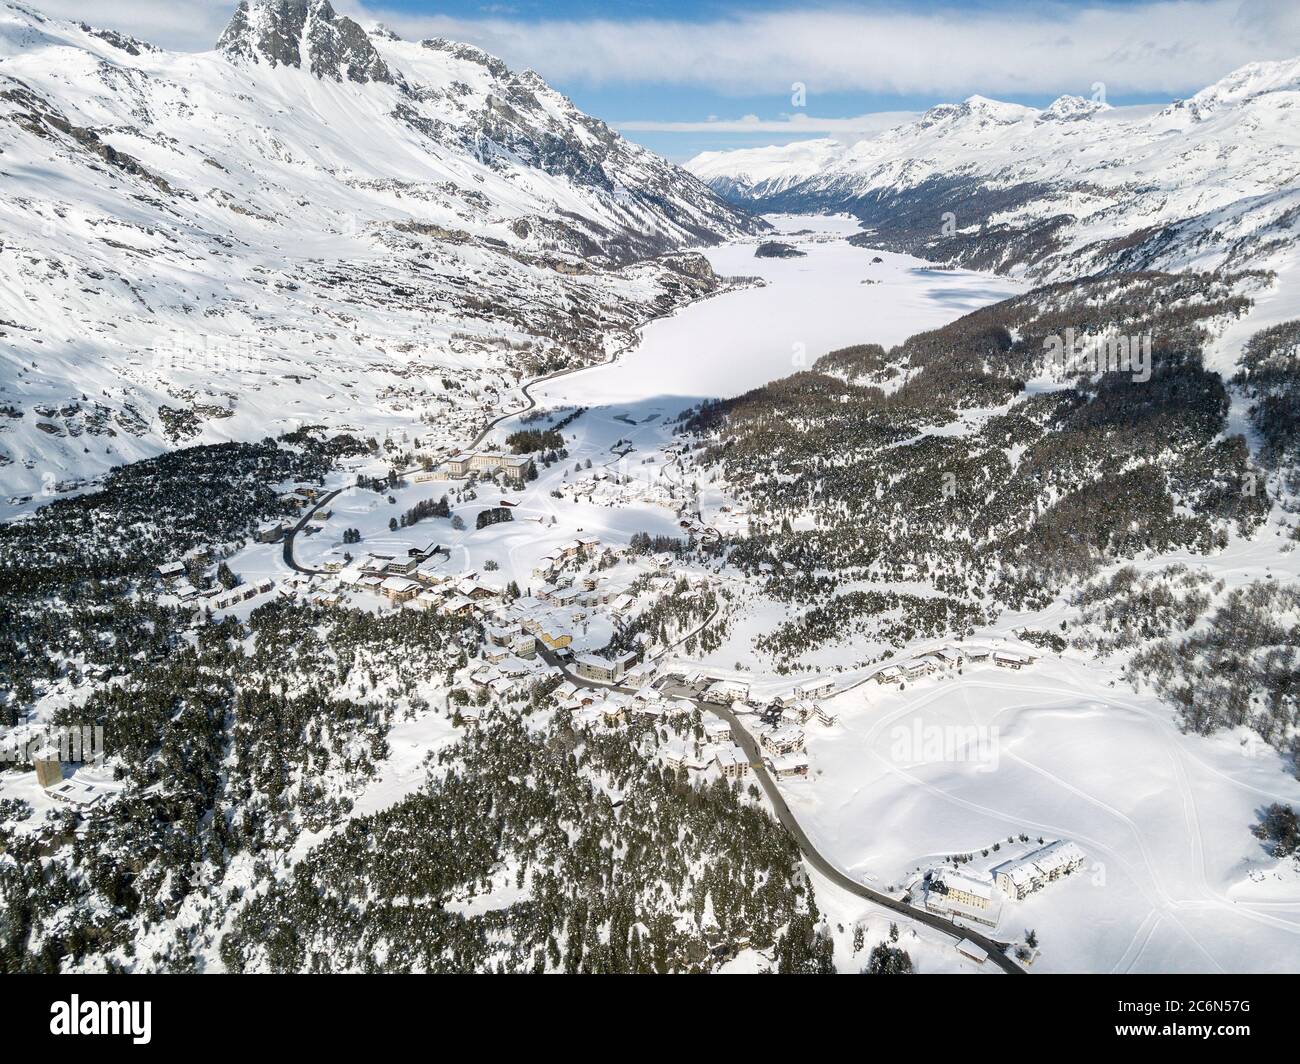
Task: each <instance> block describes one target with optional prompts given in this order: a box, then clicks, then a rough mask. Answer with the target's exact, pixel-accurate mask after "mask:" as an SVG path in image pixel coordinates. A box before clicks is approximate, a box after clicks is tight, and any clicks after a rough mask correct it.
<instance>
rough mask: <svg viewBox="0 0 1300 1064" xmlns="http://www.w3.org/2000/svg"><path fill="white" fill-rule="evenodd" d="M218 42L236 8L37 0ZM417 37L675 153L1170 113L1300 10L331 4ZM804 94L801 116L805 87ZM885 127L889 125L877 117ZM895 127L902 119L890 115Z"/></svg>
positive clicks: (1047, 1) (482, 1) (1243, 4)
mask: <svg viewBox="0 0 1300 1064" xmlns="http://www.w3.org/2000/svg"><path fill="white" fill-rule="evenodd" d="M31 2H34V3H35V5H36V6H37V7H39V8H42V9H44V10H46V11H48V12H49V13H50V14H61V15H65V16H68V17H76V18H83V19H86V20H88V21H91V22H94V23H97V24H99V25H106V26H113V27H115V28H119V29H124V30H127V31H128V32H131V33H135V34H136V35H138V36H141V37H144V38H145V39H148V40H152V41H154V42H156V43H158V44H161V45H164V46H166V47H172V48H188V49H194V50H198V49H204V48H210V47H211V46H212V44H213V42H215V40H216V37H217V36H218V35H219V34H220V31H221V28H222V27H223V26H224V24H225V22H226V21H227V20H228V18H229V15H230V12H231V11H232V10H233V9H234V6H235V3H236V0H31ZM331 2H332V3H333V4H334V7H335V8H336V9H337V10H338V11H339V12H341V13H345V14H348V15H350V16H352V17H354V18H357V19H358V20H359V21H363V22H368V21H376V20H377V21H382V22H384V23H385V24H386V25H388V26H389V27H390V28H392V29H393V30H394V31H395V32H397V33H399V34H400V35H401V36H403V37H406V38H408V39H412V40H416V39H420V38H422V37H428V36H435V35H441V36H446V37H451V38H454V39H457V40H464V41H469V42H470V43H473V44H477V45H479V46H480V47H483V48H485V49H487V50H488V51H490V52H492V53H494V54H496V55H499V56H501V58H503V59H504V60H505V61H506V62H507V63H509V64H510V65H511V66H513V67H516V68H522V67H532V68H533V69H535V70H537V71H538V72H539V73H540V74H541V75H542V76H543V77H545V78H546V79H547V81H549V82H550V83H551V84H552V85H554V86H555V87H557V88H558V89H560V90H561V91H563V92H564V93H566V94H567V95H568V96H570V97H571V98H572V99H573V100H574V101H575V102H576V103H577V104H578V105H579V106H580V107H581V108H583V110H585V111H588V112H590V113H591V114H594V115H597V116H599V117H601V118H603V119H605V120H606V121H607V122H609V123H610V124H611V125H614V126H616V127H618V128H620V129H621V130H622V131H623V132H624V133H625V134H626V135H627V136H629V137H631V138H633V139H635V140H638V141H640V142H641V143H643V144H646V145H647V146H648V147H650V148H653V149H654V150H656V151H658V152H660V153H662V154H664V155H667V156H668V157H670V158H672V159H675V160H679V161H680V160H683V159H685V158H688V157H689V156H691V155H693V154H695V153H696V152H698V151H704V150H716V149H725V148H739V147H750V146H755V145H761V144H781V143H786V142H788V141H790V140H796V139H804V138H807V137H812V136H826V135H833V136H839V137H841V138H842V139H856V138H857V137H860V136H862V135H864V134H865V133H867V132H870V131H872V130H873V129H877V128H881V127H883V126H885V125H888V124H892V122H894V121H897V120H898V119H899V118H900V117H903V116H904V115H905V114H906V113H911V112H916V111H920V110H924V109H925V108H926V107H929V106H932V105H933V104H935V103H941V102H945V101H953V100H961V99H965V98H966V97H967V96H970V95H972V94H976V93H978V94H980V95H984V96H990V97H993V98H996V99H1002V100H1011V101H1014V102H1017V103H1025V104H1031V105H1035V106H1042V105H1045V104H1047V103H1050V102H1051V101H1052V100H1053V99H1055V98H1056V97H1057V96H1059V95H1062V94H1064V93H1073V94H1076V95H1081V96H1093V95H1095V94H1096V93H1097V91H1098V86H1100V87H1101V90H1100V91H1102V92H1104V94H1105V98H1106V100H1107V102H1109V103H1111V104H1115V105H1124V104H1128V103H1156V102H1159V103H1164V102H1167V101H1169V100H1171V99H1176V98H1179V97H1182V96H1187V95H1190V94H1192V93H1194V92H1195V91H1197V90H1198V89H1200V88H1202V87H1204V86H1205V85H1207V84H1210V83H1211V82H1213V81H1215V80H1217V79H1218V78H1221V77H1223V76H1224V75H1225V74H1227V73H1229V72H1230V71H1232V70H1234V69H1236V68H1237V67H1239V66H1241V65H1242V64H1244V63H1246V62H1249V61H1253V60H1264V59H1284V58H1291V57H1294V56H1297V55H1300V0H1071V2H1059V0H858V2H854V0H843V2H821V0H794V2H792V0H747V2H746V3H744V4H737V3H733V2H730V0H696V2H687V0H608V2H604V3H597V2H595V0H546V2H542V0H331ZM798 85H802V86H803V87H804V92H803V97H802V99H800V100H799V101H798V104H799V105H795V102H794V101H793V94H794V91H795V89H796V86H798ZM882 114H883V116H884V117H877V118H872V117H871V116H872V115H877V116H881V115H882ZM891 116H892V117H891Z"/></svg>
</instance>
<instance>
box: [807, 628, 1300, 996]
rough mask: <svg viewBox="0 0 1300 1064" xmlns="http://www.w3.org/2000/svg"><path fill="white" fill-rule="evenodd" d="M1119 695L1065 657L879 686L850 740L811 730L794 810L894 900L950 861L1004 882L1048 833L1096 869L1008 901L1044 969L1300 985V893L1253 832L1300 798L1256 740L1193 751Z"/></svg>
mask: <svg viewBox="0 0 1300 1064" xmlns="http://www.w3.org/2000/svg"><path fill="white" fill-rule="evenodd" d="M1113 679H1115V677H1114V675H1113V674H1111V673H1109V672H1108V671H1106V670H1104V669H1101V668H1097V667H1095V666H1093V665H1091V664H1090V663H1089V662H1087V661H1084V660H1082V659H1081V658H1080V657H1079V656H1078V655H1074V654H1070V653H1068V652H1067V654H1065V655H1064V656H1063V657H1061V658H1059V659H1058V658H1055V657H1052V656H1047V657H1044V658H1042V659H1041V660H1040V661H1039V662H1038V663H1037V664H1035V665H1034V666H1033V667H1032V668H1030V669H1028V670H1026V671H1023V672H1009V671H1006V670H1002V669H998V668H995V667H992V666H982V667H981V666H975V667H969V666H968V667H967V669H966V671H965V674H964V675H962V676H953V677H949V678H946V679H925V680H921V681H920V682H918V683H916V684H914V685H908V687H907V689H906V690H904V691H901V692H900V691H898V690H896V689H894V688H892V687H882V686H879V685H877V684H875V683H874V682H871V683H868V684H865V685H863V686H862V687H859V688H857V689H855V690H853V691H850V692H848V693H846V694H844V695H842V696H841V697H839V698H838V699H836V700H835V703H834V704H835V706H836V708H837V709H838V710H839V712H840V724H839V726H838V727H837V728H836V729H833V730H823V729H810V730H809V732H808V739H809V753H810V759H811V762H812V766H813V774H812V775H811V776H810V777H809V779H808V780H807V781H801V782H799V783H798V784H794V785H790V786H787V787H785V788H783V789H784V791H785V793H786V797H787V801H788V802H789V804H790V806H791V808H792V809H793V810H794V811H795V813H796V814H797V815H798V816H799V818H800V821H801V822H802V823H803V824H804V826H805V828H806V830H807V831H808V832H809V834H810V835H811V836H812V837H813V838H814V839H815V840H816V841H817V843H818V845H819V848H821V849H822V850H823V852H825V853H826V854H827V855H828V856H830V857H831V858H832V859H834V860H835V861H836V862H837V863H839V864H840V865H841V866H842V867H844V868H845V869H847V870H848V871H850V872H851V873H852V874H854V875H856V876H859V877H860V878H862V879H863V880H864V881H866V882H869V883H871V884H872V885H875V886H878V887H882V888H883V887H889V886H894V885H897V886H899V887H901V886H903V885H904V884H906V882H907V881H908V879H909V877H911V876H913V875H915V874H916V873H917V872H918V871H924V870H925V869H926V868H928V867H930V866H931V865H934V864H938V863H940V862H942V861H943V860H944V859H945V858H947V857H948V856H949V855H953V854H972V855H973V859H972V861H971V863H970V864H969V865H968V866H966V867H968V868H974V869H990V868H992V867H994V866H996V865H998V864H1000V863H1001V862H1003V861H1005V860H1007V859H1008V858H1012V857H1017V856H1020V855H1021V854H1023V853H1026V852H1028V851H1029V850H1031V849H1034V848H1035V847H1036V845H1037V840H1038V839H1039V838H1040V837H1041V838H1044V839H1045V840H1047V841H1051V840H1052V839H1055V838H1068V839H1073V840H1075V841H1076V842H1077V843H1078V845H1079V846H1080V847H1081V848H1082V849H1083V851H1084V852H1085V854H1086V855H1087V858H1088V861H1087V864H1086V865H1085V866H1084V868H1083V869H1082V870H1081V871H1079V872H1077V873H1075V874H1074V875H1071V876H1068V877H1066V878H1064V879H1062V880H1059V881H1057V882H1055V883H1051V884H1048V885H1047V886H1045V887H1044V889H1043V890H1041V891H1040V892H1038V893H1036V894H1033V895H1031V896H1030V897H1029V898H1027V899H1025V900H1023V901H1020V902H1006V903H1004V905H1003V908H1002V919H1001V922H1000V924H999V926H998V927H997V929H996V930H995V931H993V932H992V934H993V935H994V937H997V938H1001V939H1008V940H1015V939H1019V938H1021V937H1022V936H1023V934H1024V932H1025V929H1027V928H1034V929H1035V930H1036V931H1037V933H1038V938H1039V940H1040V942H1041V944H1042V946H1043V954H1042V957H1041V959H1040V960H1039V961H1038V963H1037V965H1036V966H1035V970H1044V971H1087V972H1110V971H1116V972H1128V971H1169V972H1175V971H1294V970H1296V968H1297V967H1300V883H1297V882H1296V881H1295V879H1294V877H1291V876H1289V875H1288V873H1287V872H1286V871H1285V869H1283V870H1282V871H1281V872H1279V871H1278V867H1279V866H1278V865H1277V862H1275V861H1274V860H1273V859H1272V858H1270V857H1268V856H1267V854H1266V853H1265V852H1264V849H1263V847H1262V845H1261V844H1260V843H1259V842H1258V841H1257V840H1256V839H1254V838H1253V837H1252V836H1251V835H1250V832H1249V827H1250V825H1251V824H1253V823H1255V821H1256V820H1257V819H1258V817H1257V811H1258V810H1259V808H1260V807H1261V806H1264V805H1267V804H1269V803H1270V802H1274V801H1284V802H1290V803H1292V804H1295V803H1296V802H1298V801H1300V783H1298V782H1297V781H1296V780H1295V779H1293V778H1292V777H1291V776H1290V775H1289V774H1288V773H1287V772H1286V771H1285V768H1284V766H1283V765H1282V764H1281V759H1280V758H1279V756H1278V755H1277V753H1276V752H1275V751H1273V750H1271V749H1269V748H1268V747H1266V746H1264V745H1263V744H1262V743H1259V742H1257V741H1256V742H1251V741H1249V740H1248V738H1247V735H1246V733H1245V732H1244V731H1243V732H1241V733H1240V734H1232V733H1228V734H1224V735H1220V736H1216V737H1215V738H1213V739H1202V738H1197V737H1194V736H1185V735H1182V734H1180V733H1179V732H1178V730H1177V729H1176V728H1175V726H1174V724H1173V723H1172V720H1171V713H1170V711H1169V709H1168V707H1167V706H1164V705H1162V704H1161V703H1160V702H1158V701H1157V700H1155V699H1154V698H1144V697H1141V696H1136V695H1134V694H1133V693H1132V692H1131V691H1130V690H1127V689H1126V688H1125V687H1123V686H1122V685H1121V684H1119V683H1116V685H1115V687H1113V688H1112V687H1111V686H1110V683H1111V681H1112V680H1113ZM971 729H976V730H975V731H971ZM968 737H969V738H968ZM1022 834H1024V835H1028V836H1029V838H1030V841H1029V842H1028V843H1021V842H1019V841H1018V840H1019V837H1020V836H1021V835H1022ZM1009 837H1014V838H1015V839H1016V840H1017V841H1016V842H1015V843H1008V841H1007V840H1008V838H1009ZM995 844H997V845H998V847H999V849H998V850H996V851H994V850H993V849H992V847H993V846H994V845H995ZM984 849H988V850H989V851H990V852H989V853H988V855H987V856H985V855H984V854H983V853H982V851H983V850H984Z"/></svg>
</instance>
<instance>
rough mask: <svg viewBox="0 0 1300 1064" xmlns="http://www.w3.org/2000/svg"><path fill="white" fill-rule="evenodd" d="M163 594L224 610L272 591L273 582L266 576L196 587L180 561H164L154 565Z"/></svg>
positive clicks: (192, 603)
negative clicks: (231, 585)
mask: <svg viewBox="0 0 1300 1064" xmlns="http://www.w3.org/2000/svg"><path fill="white" fill-rule="evenodd" d="M156 571H157V573H158V578H159V580H161V582H162V585H163V588H164V590H165V593H166V594H167V595H170V596H171V597H172V598H174V599H175V600H176V601H177V602H180V603H181V604H182V605H196V606H204V607H206V608H208V609H214V610H226V609H229V608H230V607H231V606H235V605H238V604H239V603H241V602H246V601H248V600H249V599H252V598H256V597H257V596H258V595H265V594H268V593H269V592H271V591H273V590H275V581H274V580H271V579H269V578H267V579H263V580H258V581H255V582H250V583H247V584H239V585H237V586H236V587H233V588H226V587H223V586H221V585H220V584H214V585H213V586H211V587H205V588H196V587H195V586H194V584H193V582H192V581H191V580H190V577H189V571H188V569H187V568H186V566H185V562H183V561H173V562H164V563H163V564H161V565H159V566H158V568H157V570H156Z"/></svg>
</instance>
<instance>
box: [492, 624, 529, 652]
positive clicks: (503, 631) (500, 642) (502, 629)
mask: <svg viewBox="0 0 1300 1064" xmlns="http://www.w3.org/2000/svg"><path fill="white" fill-rule="evenodd" d="M522 634H523V629H522V628H520V626H519V625H517V624H502V625H489V626H488V627H487V628H486V629H485V631H484V635H486V636H487V640H488V642H489V643H493V644H495V645H496V646H499V647H508V646H509V645H510V642H511V640H513V639H514V638H515V636H517V635H522Z"/></svg>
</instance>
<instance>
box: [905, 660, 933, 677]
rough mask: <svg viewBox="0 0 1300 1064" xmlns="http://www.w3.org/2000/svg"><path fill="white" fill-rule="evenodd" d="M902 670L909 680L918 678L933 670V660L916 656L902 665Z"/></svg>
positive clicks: (927, 674)
mask: <svg viewBox="0 0 1300 1064" xmlns="http://www.w3.org/2000/svg"><path fill="white" fill-rule="evenodd" d="M903 672H904V674H905V675H906V676H907V678H908V679H909V680H919V679H920V678H921V677H922V676H929V675H930V673H932V672H934V662H932V661H930V660H929V659H928V658H916V659H915V660H913V661H909V662H908V663H907V664H906V665H904V666H903Z"/></svg>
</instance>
